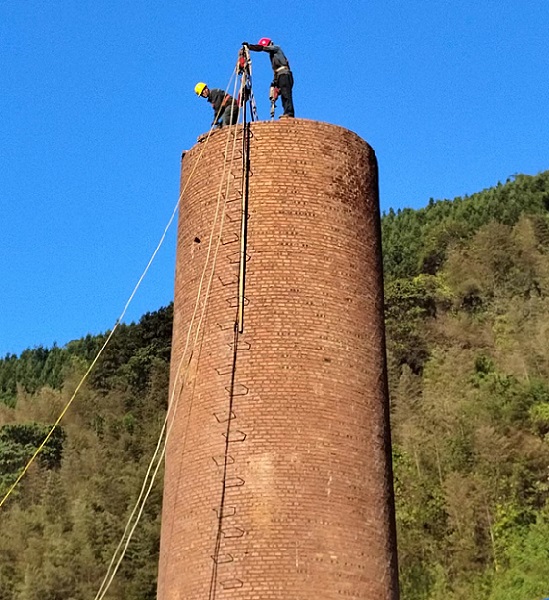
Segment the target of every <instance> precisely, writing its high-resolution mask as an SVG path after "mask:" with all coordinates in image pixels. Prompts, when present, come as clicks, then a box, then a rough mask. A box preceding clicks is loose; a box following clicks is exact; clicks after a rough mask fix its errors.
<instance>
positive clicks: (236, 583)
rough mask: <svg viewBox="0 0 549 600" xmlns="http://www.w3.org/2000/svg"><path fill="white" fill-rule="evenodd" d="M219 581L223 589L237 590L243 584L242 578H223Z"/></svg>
mask: <svg viewBox="0 0 549 600" xmlns="http://www.w3.org/2000/svg"><path fill="white" fill-rule="evenodd" d="M219 583H220V584H221V587H222V588H223V589H224V590H237V589H240V588H241V587H242V586H243V585H244V582H243V581H242V579H225V580H224V581H220V582H219Z"/></svg>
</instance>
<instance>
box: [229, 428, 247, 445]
mask: <svg viewBox="0 0 549 600" xmlns="http://www.w3.org/2000/svg"><path fill="white" fill-rule="evenodd" d="M223 437H224V438H225V439H228V441H229V444H235V443H240V442H244V441H245V440H246V438H247V437H248V436H247V434H246V433H244V432H243V431H240V429H237V430H236V431H234V432H232V433H229V437H228V438H227V434H226V433H224V434H223Z"/></svg>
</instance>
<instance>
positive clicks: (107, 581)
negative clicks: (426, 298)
mask: <svg viewBox="0 0 549 600" xmlns="http://www.w3.org/2000/svg"><path fill="white" fill-rule="evenodd" d="M233 75H234V73H233ZM231 79H232V76H231ZM229 85H230V81H229ZM229 85H228V86H227V87H229ZM235 90H236V80H235ZM232 131H234V140H233V149H232V155H231V161H230V163H231V164H232V162H233V160H234V154H235V148H236V139H237V131H236V127H235V128H232V129H229V133H228V136H227V142H226V144H225V159H224V162H223V173H222V176H221V182H220V186H219V190H218V196H217V204H216V211H215V215H214V222H213V225H212V230H211V233H210V238H209V243H208V252H207V254H206V260H205V263H204V268H203V270H202V274H201V278H200V283H199V289H198V293H197V297H196V301H195V306H194V310H193V314H192V317H191V322H190V324H189V328H188V331H187V337H186V341H185V347H184V349H183V352H182V354H181V359H180V361H179V363H178V368H177V371H176V375H175V378H174V385H173V388H172V394H171V397H170V401H169V405H168V411H167V413H166V417H165V419H164V424H163V426H162V430H161V432H160V436H159V439H158V443H157V446H156V449H155V452H154V454H153V457H152V458H151V461H150V463H149V467H148V469H147V473H146V475H145V480H144V482H143V485H142V487H141V492H140V494H139V497H138V499H137V502H136V504H135V506H134V508H133V510H132V512H131V514H130V517H129V519H128V522H127V523H126V527H125V529H124V533H123V534H122V538H121V540H120V542H119V544H118V546H117V548H116V550H115V552H114V554H113V557H112V559H111V562H110V564H109V567H108V569H107V574H106V575H105V577H104V578H103V581H102V583H101V586H100V588H99V591H98V592H97V594H96V596H95V600H102V598H103V597H104V595H105V594H106V593H107V591H108V589H109V587H110V585H111V583H112V581H113V579H114V577H115V575H116V573H117V571H118V568H119V566H120V564H121V562H122V560H123V558H124V555H125V553H126V550H127V548H128V546H129V543H130V541H131V539H132V536H133V533H134V532H135V529H136V527H137V525H138V523H139V520H140V518H141V515H142V513H143V510H144V508H145V504H146V502H147V500H148V497H149V495H150V492H151V489H152V486H153V485H154V481H155V479H156V476H157V474H158V470H159V469H160V465H161V464H162V461H163V459H164V456H165V453H166V447H167V442H168V439H169V437H170V433H171V430H172V428H173V426H174V423H175V414H176V411H177V406H178V403H179V400H180V398H181V396H182V392H183V389H184V387H185V385H186V382H187V375H188V373H189V369H190V365H191V361H192V357H193V353H194V348H195V346H196V344H197V341H198V338H199V335H200V330H201V326H202V323H203V320H204V315H205V312H206V307H207V302H208V299H209V295H210V289H211V284H212V281H213V277H214V273H215V267H216V263H217V255H218V250H219V247H220V243H221V235H222V232H223V225H224V220H225V206H226V204H227V199H228V196H229V191H230V175H231V173H230V170H229V172H228V176H227V183H226V189H225V202H224V210H223V211H222V213H221V221H220V226H219V234H218V237H217V243H216V247H215V251H214V257H213V261H212V267H211V271H210V277H209V279H208V283H207V288H206V295H205V300H204V303H203V305H202V312H201V314H200V319H199V321H198V324H197V328H196V334H195V337H194V341H193V343H192V346H191V352H190V355H189V359H188V361H187V364H186V367H185V369H184V371H183V376H182V380H183V381H182V384H181V388H180V392H179V394H178V395H177V398H176V400H175V402H174V396H175V392H176V390H177V388H178V381H179V377H180V374H181V367H182V365H183V363H184V359H185V354H186V352H187V349H188V346H189V341H190V337H191V332H192V327H193V323H194V319H195V317H196V313H197V310H198V305H199V302H200V296H201V293H202V287H203V282H204V276H205V274H206V270H207V267H208V262H209V257H210V254H211V248H212V243H213V237H214V232H215V228H216V224H217V220H218V217H219V209H220V206H221V195H222V189H223V183H224V179H225V171H226V166H227V150H228V147H229V141H230V136H231V132H232ZM210 132H211V130H210ZM199 158H200V157H199ZM197 162H198V160H197ZM193 172H194V170H193ZM192 400H193V396H191V399H190V406H189V411H188V414H187V427H186V428H185V432H184V436H183V447H185V443H186V437H187V435H186V434H187V430H188V424H189V421H190V415H191V411H192ZM172 406H173V413H172V415H171V423H170V425H169V427H168V429H167V432H166V425H167V423H168V420H169V418H170V411H171V408H172ZM165 432H166V434H165V435H164V433H165ZM162 440H164V443H163V444H162ZM161 444H162V450H161V452H160V457H159V458H158V460H156V459H157V456H158V451H159V449H160V446H161ZM155 461H156V467H155V469H154V472H153V474H152V477H151V479H150V482H149V485H148V487H147V480H148V478H149V476H150V473H151V470H152V467H153V465H154V464H155ZM146 487H147V490H146V492H145V491H144V490H145V488H146ZM136 511H138V512H137V517H136V518H135V522H134V524H133V526H132V527H131V529H129V528H130V524H131V522H132V519H133V518H134V515H135V514H136ZM172 527H173V523H172ZM128 530H129V534H128ZM126 534H128V536H127V539H126V540H125V541H124V539H125V538H126ZM122 545H123V546H124V547H123V549H122V553H121V554H120V556H119V557H118V559H116V555H117V554H118V552H119V551H120V549H121V548H122ZM168 554H169V553H168ZM115 561H116V564H114V563H115ZM113 565H114V567H113Z"/></svg>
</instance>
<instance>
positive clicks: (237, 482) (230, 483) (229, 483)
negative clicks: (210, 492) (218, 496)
mask: <svg viewBox="0 0 549 600" xmlns="http://www.w3.org/2000/svg"><path fill="white" fill-rule="evenodd" d="M245 483H246V482H245V481H244V479H242V477H229V478H227V479H226V480H225V487H226V488H234V487H242V486H243V485H244V484H245Z"/></svg>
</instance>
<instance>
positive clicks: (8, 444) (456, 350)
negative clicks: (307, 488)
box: [0, 172, 549, 600]
mask: <svg viewBox="0 0 549 600" xmlns="http://www.w3.org/2000/svg"><path fill="white" fill-rule="evenodd" d="M548 209H549V172H545V173H542V174H540V175H538V176H535V177H528V176H522V175H521V176H517V177H516V178H515V179H514V180H513V181H508V182H507V183H505V184H503V185H501V184H498V185H497V186H496V187H494V188H492V189H489V190H485V191H483V192H481V193H478V194H475V195H473V196H471V197H468V198H457V199H455V200H453V201H439V202H434V201H431V202H430V203H429V205H428V206H427V207H425V208H424V209H421V210H417V211H414V210H403V211H399V212H397V213H395V212H393V211H390V213H389V214H387V215H384V217H383V219H382V231H383V242H384V259H385V294H386V325H387V343H388V358H389V382H390V391H391V404H392V427H393V445H394V457H393V459H394V471H395V491H396V501H397V525H398V535H399V561H400V574H401V588H402V598H403V600H443V599H444V600H465V599H467V600H471V599H475V600H476V599H478V600H539V599H540V598H543V597H545V596H549V578H548V576H547V573H548V572H549V567H548V565H549V550H548V547H549V546H548V544H547V540H548V539H549V351H548V341H549V340H548V338H549V316H548V315H549V215H548ZM171 320H172V311H171V307H169V308H167V309H162V310H160V311H158V312H157V313H152V314H147V315H145V316H144V317H143V318H142V319H141V321H140V322H139V323H137V324H132V325H127V326H126V325H123V326H121V327H120V328H119V329H118V330H117V332H116V335H115V336H114V337H113V340H112V343H111V344H110V345H109V346H108V349H107V351H106V352H105V353H104V355H103V357H102V360H101V361H100V363H99V364H98V365H97V368H96V369H95V370H94V371H93V375H92V377H91V378H90V380H89V381H88V383H87V385H86V386H85V387H84V389H83V390H82V391H81V392H80V396H79V400H78V401H77V402H75V403H74V405H73V407H71V410H70V411H69V413H68V414H67V415H66V417H65V419H64V420H63V423H62V427H60V428H58V429H57V430H56V433H55V435H54V436H52V438H51V439H50V441H49V442H48V444H47V445H46V447H45V449H44V452H43V453H42V454H41V455H40V456H41V458H40V460H39V461H37V462H36V464H34V465H33V467H32V468H31V472H30V473H29V475H28V476H27V477H26V478H24V480H23V481H22V483H21V484H20V486H18V487H17V488H16V489H17V491H16V492H15V493H14V496H13V498H11V499H10V501H9V503H8V506H7V507H4V508H3V509H2V514H1V515H0V518H1V519H2V524H3V528H2V531H3V534H4V535H3V536H2V537H1V538H0V600H69V599H71V600H85V599H89V598H93V597H94V596H95V594H96V592H97V590H98V587H99V584H100V582H101V579H102V578H103V576H104V574H105V569H106V565H108V562H109V560H110V558H111V556H112V554H113V552H114V548H115V547H116V544H117V543H118V540H119V538H120V536H121V534H122V531H123V528H124V524H125V522H126V519H127V516H128V514H129V512H130V511H131V509H132V508H133V505H134V502H135V499H136V497H137V494H138V493H139V489H140V485H141V482H142V480H143V476H144V471H145V469H146V466H147V464H148V461H149V458H150V456H151V455H152V452H153V448H154V445H155V443H156V441H157V438H158V434H159V431H160V428H161V425H162V421H163V418H164V414H165V403H166V399H167V386H168V363H169V353H170V337H171ZM104 340H105V336H87V337H86V338H83V339H81V340H77V341H74V342H71V343H70V344H68V345H67V346H66V347H63V348H58V347H53V348H51V349H45V348H35V349H33V350H26V351H25V352H23V353H22V354H21V355H20V356H12V355H10V356H6V357H5V358H4V359H3V360H0V400H1V402H0V492H5V490H6V489H7V488H8V487H9V486H10V485H11V483H12V482H13V480H14V477H16V476H17V473H18V472H19V470H20V468H21V466H22V465H23V464H24V462H25V460H26V458H27V457H28V456H29V455H30V454H32V453H33V452H34V451H35V449H36V448H37V446H38V445H39V444H40V442H41V440H42V439H43V435H44V432H45V431H47V429H48V426H49V425H50V424H51V423H52V422H53V421H54V420H55V418H56V417H57V415H58V414H59V412H60V410H61V408H62V407H63V406H64V405H65V403H66V401H67V399H68V398H70V396H71V394H72V391H73V390H74V387H75V385H76V384H77V382H78V381H79V380H80V377H81V375H82V373H83V372H84V371H85V370H86V368H87V366H88V365H89V363H90V361H91V360H92V358H93V357H94V356H95V354H96V352H97V350H98V349H99V348H100V347H101V345H102V344H103V342H104ZM160 486H161V484H160V483H158V485H157V486H156V487H155V489H154V493H153V496H152V498H151V500H150V501H149V503H148V504H147V509H146V511H145V514H144V516H143V519H142V522H141V526H140V527H139V528H138V529H137V530H136V533H137V535H136V537H135V539H134V540H133V541H132V543H131V545H130V547H129V549H128V555H127V558H126V559H125V561H124V563H123V567H122V569H121V571H120V572H119V574H118V575H117V577H116V578H115V581H114V584H113V587H112V588H111V591H110V592H109V595H108V596H107V597H109V598H112V599H113V600H118V599H120V600H122V599H124V600H137V599H140V600H153V599H154V598H155V574H156V568H157V560H158V539H159V518H160V517H159V511H160V498H161V494H160Z"/></svg>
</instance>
